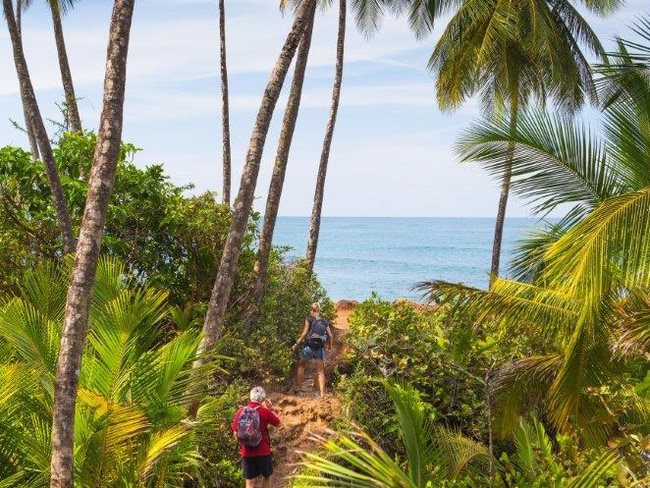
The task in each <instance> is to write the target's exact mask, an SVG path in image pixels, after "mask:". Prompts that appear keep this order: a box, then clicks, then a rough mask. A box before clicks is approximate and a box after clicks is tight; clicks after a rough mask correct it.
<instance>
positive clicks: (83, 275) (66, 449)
mask: <svg viewBox="0 0 650 488" xmlns="http://www.w3.org/2000/svg"><path fill="white" fill-rule="evenodd" d="M5 1H7V0H5ZM134 3H135V0H115V4H114V6H113V14H112V18H111V26H110V33H109V41H108V52H107V59H106V75H105V79H104V100H103V109H102V114H101V118H100V122H99V133H98V135H97V143H96V145H95V154H94V156H93V166H92V171H91V175H90V181H89V184H88V186H89V188H88V196H87V198H86V207H85V209H84V215H83V220H82V222H81V231H80V233H79V246H78V249H77V254H76V261H75V265H74V269H73V270H72V277H71V279H70V288H69V290H68V298H67V304H66V310H65V319H64V326H63V337H62V340H61V349H60V351H59V361H58V366H57V372H56V383H55V390H54V408H53V419H52V459H51V465H50V466H51V473H52V475H51V476H52V477H51V481H50V487H51V488H72V487H73V473H74V463H73V461H74V460H73V452H74V450H73V447H74V446H73V438H74V417H75V405H76V397H77V387H78V382H79V371H80V369H81V357H82V354H83V347H84V342H85V340H86V335H87V332H88V314H89V309H90V300H91V297H92V290H93V282H94V279H95V274H96V271H97V262H98V259H99V252H100V250H101V244H102V237H103V232H104V224H105V222H106V214H107V211H108V202H109V199H110V196H111V193H112V192H113V185H114V183H115V173H116V169H117V162H118V159H119V152H120V145H121V137H122V120H123V114H124V91H125V86H126V59H127V53H128V46H129V33H130V29H131V19H132V17H133V6H134Z"/></svg>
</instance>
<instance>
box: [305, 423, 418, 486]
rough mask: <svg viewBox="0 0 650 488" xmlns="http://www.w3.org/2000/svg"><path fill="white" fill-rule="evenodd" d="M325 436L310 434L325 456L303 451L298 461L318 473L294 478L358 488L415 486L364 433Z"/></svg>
mask: <svg viewBox="0 0 650 488" xmlns="http://www.w3.org/2000/svg"><path fill="white" fill-rule="evenodd" d="M331 435H332V436H331V437H330V438H329V439H325V438H323V437H321V436H314V439H315V440H316V441H317V442H319V443H320V444H321V446H322V447H323V448H324V449H325V451H326V452H327V453H328V457H324V456H321V455H318V454H316V453H313V452H309V453H303V457H304V461H303V462H302V463H301V464H302V465H303V466H305V468H307V470H310V469H311V470H315V471H316V472H317V473H318V474H317V475H313V474H298V475H296V476H295V479H296V480H299V481H302V482H307V483H309V486H313V487H314V488H318V487H326V486H328V487H341V488H343V487H349V486H351V485H352V486H356V487H359V488H380V487H384V488H417V486H418V485H415V484H414V483H413V480H412V479H411V478H410V477H409V476H408V475H407V474H406V472H405V471H404V470H403V469H402V467H401V465H400V464H398V463H397V462H396V461H395V460H394V459H393V458H391V457H390V456H389V455H388V454H387V453H386V452H385V451H384V450H383V449H382V448H381V447H380V446H379V445H378V444H377V443H376V442H375V441H374V440H373V439H372V438H371V437H370V436H369V435H368V434H365V433H363V432H350V433H348V434H334V433H331Z"/></svg>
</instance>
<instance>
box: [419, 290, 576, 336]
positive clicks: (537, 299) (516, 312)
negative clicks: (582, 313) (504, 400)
mask: <svg viewBox="0 0 650 488" xmlns="http://www.w3.org/2000/svg"><path fill="white" fill-rule="evenodd" d="M416 287H417V289H418V290H420V291H422V292H425V291H426V296H427V298H428V299H429V300H431V301H434V302H437V303H450V304H453V306H454V308H456V309H462V310H463V311H464V312H466V313H468V314H470V315H471V316H473V317H475V320H476V321H477V322H478V323H482V322H493V323H499V324H500V325H501V326H502V327H504V328H514V329H516V330H518V331H519V332H521V330H522V328H529V329H530V330H535V332H536V333H538V334H540V335H541V336H542V337H544V340H545V341H546V342H549V343H552V342H553V341H555V340H556V339H557V338H558V335H565V334H567V332H568V333H570V332H571V331H572V330H573V327H572V324H573V323H574V322H575V321H576V320H577V317H578V316H577V312H578V310H579V306H580V303H579V302H577V301H576V300H575V299H574V298H573V297H571V296H570V295H567V294H566V293H564V292H562V291H555V290H553V289H550V288H546V287H540V286H536V285H533V284H528V283H521V282H516V281H509V280H503V279H496V280H495V281H494V282H493V284H492V288H491V289H490V290H489V291H485V290H480V289H477V288H471V287H467V286H464V285H458V284H455V283H447V282H443V281H431V282H422V283H419V284H417V285H416Z"/></svg>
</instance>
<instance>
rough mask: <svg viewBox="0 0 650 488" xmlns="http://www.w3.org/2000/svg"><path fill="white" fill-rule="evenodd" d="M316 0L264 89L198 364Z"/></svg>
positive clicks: (219, 312) (210, 341)
mask: <svg viewBox="0 0 650 488" xmlns="http://www.w3.org/2000/svg"><path fill="white" fill-rule="evenodd" d="M315 3H316V0H307V1H305V2H303V3H302V4H301V5H300V7H299V9H298V12H297V15H296V18H295V20H294V22H293V26H292V27H291V31H290V32H289V35H288V36H287V39H286V41H285V43H284V46H283V48H282V51H281V52H280V56H279V57H278V60H277V61H276V63H275V67H274V68H273V72H272V73H271V77H270V79H269V82H268V84H267V86H266V90H265V91H264V96H263V97H262V102H261V106H260V109H259V111H258V113H257V119H256V121H255V127H254V128H253V133H252V135H251V139H250V142H249V144H248V152H247V154H246V164H245V166H244V170H243V172H242V177H241V182H240V185H239V193H238V195H237V200H236V201H235V209H234V212H233V217H232V223H231V225H230V230H229V231H228V237H227V238H226V243H225V246H224V250H223V255H222V256H221V262H220V264H219V270H218V272H217V277H216V279H215V282H214V287H213V288H212V295H211V297H210V304H209V307H208V312H207V314H206V316H205V321H204V322H203V338H202V340H201V344H200V345H199V348H198V350H197V354H199V355H200V359H198V360H197V361H196V362H195V363H194V367H195V368H198V367H200V366H202V365H204V364H205V363H206V362H207V361H208V357H207V355H206V353H210V352H211V351H212V349H213V348H214V345H215V344H216V343H217V341H218V340H219V338H220V336H221V326H222V322H223V318H224V316H225V314H226V308H227V306H228V300H229V298H230V291H231V289H232V285H233V282H234V280H235V273H236V271H237V264H238V262H239V256H240V254H241V244H242V238H243V235H244V232H245V231H246V224H247V223H248V218H249V216H250V212H251V208H252V205H253V198H254V196H255V186H256V183H257V176H258V174H259V170H260V162H261V160H262V151H263V149H264V143H265V141H266V136H267V134H268V131H269V126H270V124H271V118H272V116H273V110H274V109H275V105H276V103H277V101H278V98H279V97H280V91H281V90H282V85H283V83H284V79H285V77H286V75H287V71H289V66H290V65H291V61H292V59H293V57H294V55H295V53H296V49H297V48H298V43H299V42H300V38H301V37H302V32H303V30H304V28H305V25H306V23H307V20H308V17H309V12H310V11H311V10H312V8H313V5H314V4H315ZM197 408H198V405H197V404H195V403H194V404H192V405H190V406H189V408H188V412H189V414H190V415H192V416H193V415H195V414H196V410H197Z"/></svg>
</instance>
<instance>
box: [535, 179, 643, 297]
mask: <svg viewBox="0 0 650 488" xmlns="http://www.w3.org/2000/svg"><path fill="white" fill-rule="evenodd" d="M648 209H650V187H646V188H644V189H643V190H640V191H636V192H631V193H628V194H625V195H621V196H618V197H613V198H610V199H608V200H606V201H605V202H603V203H602V204H601V205H600V206H598V207H597V208H596V209H595V210H594V211H593V212H592V213H591V214H590V215H589V216H588V217H587V218H586V219H584V220H583V221H582V222H580V223H579V224H578V225H576V226H575V227H574V228H573V229H571V230H570V231H569V232H567V233H566V234H565V235H564V236H563V237H562V238H561V239H560V240H559V241H557V242H556V243H555V244H554V245H553V246H551V248H550V249H549V251H548V253H547V255H546V258H547V267H546V270H545V272H544V275H545V279H547V280H548V281H547V282H548V283H549V284H551V286H557V287H558V288H563V289H565V290H566V291H567V293H570V294H578V295H580V296H585V297H587V296H589V297H593V294H594V293H596V296H599V295H601V294H603V293H605V290H606V289H607V285H606V283H607V280H609V279H611V276H612V274H616V276H617V279H618V280H620V284H621V285H622V286H625V287H628V288H632V287H635V286H638V285H644V284H646V283H648V280H649V279H650V263H649V262H648V260H649V259H650V235H649V234H648V232H647V229H648V228H650V212H649V211H648Z"/></svg>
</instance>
